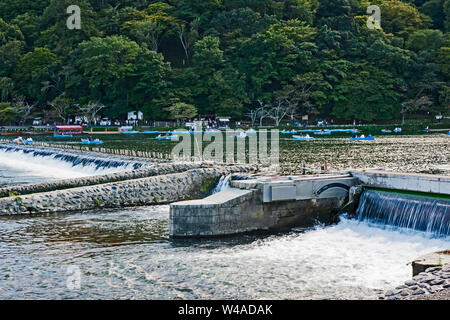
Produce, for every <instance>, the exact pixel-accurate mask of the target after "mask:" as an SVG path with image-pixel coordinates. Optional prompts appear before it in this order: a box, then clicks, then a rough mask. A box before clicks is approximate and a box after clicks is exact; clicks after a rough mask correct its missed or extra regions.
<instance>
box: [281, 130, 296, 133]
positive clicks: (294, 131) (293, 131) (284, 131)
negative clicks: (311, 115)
mask: <svg viewBox="0 0 450 320" xmlns="http://www.w3.org/2000/svg"><path fill="white" fill-rule="evenodd" d="M297 132H299V131H297V130H291V131H286V130H283V131H281V133H282V134H296V133H297Z"/></svg>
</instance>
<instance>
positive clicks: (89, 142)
mask: <svg viewBox="0 0 450 320" xmlns="http://www.w3.org/2000/svg"><path fill="white" fill-rule="evenodd" d="M81 143H82V144H102V143H103V141H101V140H98V139H96V140H89V139H81Z"/></svg>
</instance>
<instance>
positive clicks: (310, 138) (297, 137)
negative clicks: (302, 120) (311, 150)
mask: <svg viewBox="0 0 450 320" xmlns="http://www.w3.org/2000/svg"><path fill="white" fill-rule="evenodd" d="M292 138H293V139H294V140H304V141H312V140H314V138H313V137H303V136H292Z"/></svg>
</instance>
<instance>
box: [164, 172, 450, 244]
mask: <svg viewBox="0 0 450 320" xmlns="http://www.w3.org/2000/svg"><path fill="white" fill-rule="evenodd" d="M449 182H450V177H447V176H437V175H423V174H402V173H392V172H385V171H380V170H368V171H356V172H350V173H349V174H347V175H346V174H340V175H316V176H295V177H265V178H264V177H263V178H254V179H250V180H244V181H234V180H233V179H232V180H231V186H230V187H227V188H226V189H225V190H224V191H222V192H218V193H215V194H213V195H212V196H210V197H207V198H205V199H203V200H196V201H183V202H178V203H173V204H171V208H170V235H171V236H172V237H204V236H221V235H232V234H238V233H245V232H250V231H257V230H272V231H280V230H288V229H290V228H294V227H300V228H308V227H312V226H314V225H316V224H318V223H325V224H327V223H333V222H336V220H337V219H336V218H337V215H338V214H340V213H345V212H350V213H351V212H352V210H351V208H352V205H353V206H354V210H355V211H356V212H353V213H354V218H355V219H358V220H360V221H365V222H371V223H376V224H378V225H381V226H386V225H389V226H393V227H398V228H405V229H410V230H418V231H423V232H427V233H429V234H430V235H432V236H437V237H446V236H449V235H450V196H449V195H450V188H449V186H450V183H449ZM374 188H378V189H374ZM379 188H385V189H384V190H381V189H379ZM358 191H359V192H358ZM348 199H349V200H348Z"/></svg>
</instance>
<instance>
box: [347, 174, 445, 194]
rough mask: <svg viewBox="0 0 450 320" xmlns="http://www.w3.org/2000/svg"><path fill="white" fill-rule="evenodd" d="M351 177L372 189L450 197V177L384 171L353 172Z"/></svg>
mask: <svg viewBox="0 0 450 320" xmlns="http://www.w3.org/2000/svg"><path fill="white" fill-rule="evenodd" d="M351 175H352V176H353V177H355V178H357V179H358V180H359V181H360V183H361V184H363V185H365V186H368V187H372V188H384V189H393V190H404V191H416V192H423V193H436V194H444V195H450V176H442V175H431V174H413V173H397V172H389V171H382V170H364V171H351Z"/></svg>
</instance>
